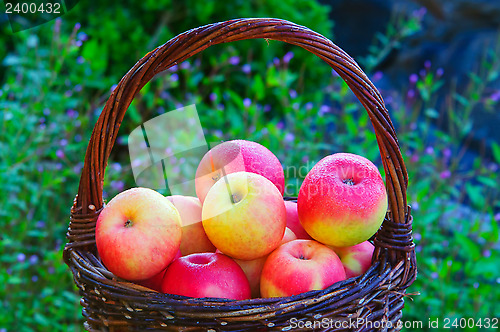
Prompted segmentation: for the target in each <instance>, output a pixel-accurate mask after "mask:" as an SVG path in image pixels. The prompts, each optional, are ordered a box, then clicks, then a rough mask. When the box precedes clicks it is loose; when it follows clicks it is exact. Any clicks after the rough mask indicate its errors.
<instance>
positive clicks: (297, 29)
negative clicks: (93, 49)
mask: <svg viewBox="0 0 500 332" xmlns="http://www.w3.org/2000/svg"><path fill="white" fill-rule="evenodd" d="M256 38H265V39H272V40H278V41H283V42H286V43H290V44H293V45H297V46H300V47H302V48H304V49H306V50H308V51H309V52H311V53H313V54H316V55H317V56H318V57H320V58H321V59H323V60H324V61H325V62H326V63H328V64H329V65H330V66H331V67H332V68H333V69H334V70H335V71H336V72H337V73H338V74H339V75H340V76H341V77H342V78H343V79H344V80H345V81H346V83H347V84H348V86H349V87H350V89H351V90H352V91H353V92H354V94H355V95H356V96H357V98H358V99H359V100H360V102H361V103H362V104H363V106H364V107H365V109H366V111H367V112H368V116H369V118H370V120H371V122H372V124H373V127H374V129H375V133H376V137H377V142H378V145H379V149H380V153H381V156H382V163H383V166H384V169H385V174H386V188H387V193H388V200H389V214H388V215H389V216H390V219H391V220H388V219H386V220H385V221H384V224H383V227H382V230H384V229H385V236H384V237H383V238H380V239H379V240H378V241H377V239H376V240H375V244H376V246H377V250H380V246H383V247H386V248H388V249H389V250H391V248H392V249H394V247H398V245H399V247H401V248H403V249H404V248H407V247H408V243H406V244H404V243H403V242H408V241H409V243H410V244H411V245H412V241H410V240H411V231H410V232H409V234H410V235H408V234H407V235H408V236H405V238H406V240H405V241H403V242H401V241H400V240H401V234H400V233H401V231H400V230H401V229H399V231H398V229H397V227H401V226H402V225H406V226H405V228H406V229H409V228H411V218H410V213H409V209H408V206H407V201H406V188H407V185H408V174H407V171H406V167H405V164H404V161H403V157H402V155H401V151H400V149H399V143H398V139H397V136H396V132H395V129H394V126H393V125H392V122H391V119H390V117H389V113H388V112H387V109H386V107H385V104H384V101H383V99H382V96H381V95H380V93H379V92H378V90H377V89H376V87H375V86H374V85H373V83H372V82H370V80H369V79H368V77H367V76H366V74H365V73H364V72H363V71H362V70H361V68H360V67H359V66H358V65H357V64H356V62H355V61H354V60H353V59H352V58H351V57H350V56H349V55H348V54H347V53H345V52H344V51H343V50H342V49H340V48H339V47H338V46H336V45H335V44H333V42H332V41H330V40H329V39H327V38H325V37H324V36H322V35H320V34H319V33H316V32H314V31H312V30H310V29H308V28H306V27H303V26H299V25H297V24H295V23H291V22H288V21H285V20H280V19H269V18H251V19H235V20H230V21H226V22H220V23H214V24H209V25H206V26H202V27H199V28H196V29H192V30H189V31H187V32H184V33H182V34H180V35H178V36H176V37H174V38H172V39H171V40H169V41H168V42H167V43H165V44H164V45H161V46H159V47H157V48H156V49H154V50H153V51H151V52H149V53H148V54H146V55H145V56H144V57H143V58H142V59H141V60H139V61H138V62H137V63H136V64H135V65H134V67H133V68H132V69H131V70H130V71H129V72H128V73H127V74H126V75H125V76H124V77H123V78H122V79H121V81H120V82H119V83H118V85H117V87H116V88H115V90H114V91H113V92H112V93H111V96H110V97H109V99H108V101H107V102H106V105H105V107H104V110H103V112H102V113H101V115H100V116H99V119H98V121H97V123H96V125H95V127H94V130H93V132H92V136H91V138H90V141H89V145H88V147H87V151H86V154H85V163H84V167H83V170H82V176H81V178H80V185H79V189H78V196H77V197H76V199H75V202H74V206H73V208H72V211H71V212H72V220H73V219H75V218H82V217H84V216H92V215H95V214H97V212H98V211H99V210H100V209H101V208H102V206H103V199H102V190H103V179H104V172H105V168H106V165H107V162H108V158H109V155H110V152H111V149H112V147H113V144H114V142H115V140H116V136H117V133H118V129H119V128H120V124H121V122H122V120H123V116H124V115H125V111H126V110H127V108H128V107H129V105H130V103H131V102H132V100H133V99H134V97H135V95H136V94H137V93H138V92H139V91H140V90H141V88H142V87H143V86H144V85H145V84H146V83H148V82H149V81H150V80H151V79H152V78H153V77H154V76H155V75H156V74H158V73H160V72H161V71H164V70H166V69H168V68H170V67H172V66H173V65H176V64H178V63H181V62H182V61H184V60H186V59H188V58H189V57H191V56H193V55H195V54H197V53H199V52H201V51H203V50H204V49H206V48H208V47H209V46H212V45H216V44H221V43H227V42H233V41H239V40H245V39H256ZM87 220H88V219H87ZM81 228H82V227H78V230H77V231H78V234H80V235H81V233H82V231H83V230H82V229H81ZM71 231H72V230H71V223H70V230H69V233H68V237H69V240H70V242H71V241H72V239H71V236H70V235H71ZM379 233H381V232H380V231H379ZM398 233H399V234H398ZM406 233H408V232H406ZM92 236H93V231H92V234H90V233H89V234H88V236H87V237H86V239H88V240H90V239H91V238H92V239H93V237H92ZM73 240H75V239H73ZM391 240H394V241H391ZM387 242H391V243H387ZM384 243H385V244H386V245H384ZM401 248H399V249H401ZM391 256H393V255H391ZM398 256H399V254H398Z"/></svg>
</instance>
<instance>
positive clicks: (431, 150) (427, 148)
mask: <svg viewBox="0 0 500 332" xmlns="http://www.w3.org/2000/svg"><path fill="white" fill-rule="evenodd" d="M425 153H427V154H434V148H433V147H432V146H428V147H426V148H425Z"/></svg>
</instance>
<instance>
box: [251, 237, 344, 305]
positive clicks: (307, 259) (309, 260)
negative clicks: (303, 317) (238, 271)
mask: <svg viewBox="0 0 500 332" xmlns="http://www.w3.org/2000/svg"><path fill="white" fill-rule="evenodd" d="M344 279H345V271H344V267H343V266H342V262H341V261H340V259H339V257H338V256H337V254H336V253H335V252H334V251H333V250H332V249H330V248H328V247H327V246H325V245H323V244H321V243H319V242H316V241H314V240H294V241H291V242H288V243H285V244H283V245H281V246H280V247H279V248H278V249H276V250H275V251H273V252H272V253H271V254H270V255H269V257H268V258H267V260H266V262H265V263H264V267H263V269H262V273H261V277H260V294H261V296H262V297H282V296H292V295H296V294H300V293H304V292H308V291H311V290H320V289H325V288H327V287H329V286H331V285H333V284H334V283H336V282H337V281H340V280H344Z"/></svg>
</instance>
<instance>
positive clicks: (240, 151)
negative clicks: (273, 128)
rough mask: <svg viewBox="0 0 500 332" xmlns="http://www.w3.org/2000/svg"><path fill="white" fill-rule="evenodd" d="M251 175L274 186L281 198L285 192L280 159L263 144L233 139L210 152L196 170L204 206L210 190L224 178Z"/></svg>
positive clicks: (199, 193)
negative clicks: (266, 180)
mask: <svg viewBox="0 0 500 332" xmlns="http://www.w3.org/2000/svg"><path fill="white" fill-rule="evenodd" d="M236 172H250V173H255V174H259V175H262V176H264V177H265V178H267V179H268V180H269V181H271V182H272V183H274V185H275V186H276V188H278V190H279V192H280V193H281V195H283V192H284V189H285V176H284V173H283V167H282V166H281V163H280V161H279V160H278V158H276V156H275V155H274V154H273V153H272V152H271V151H269V150H268V149H267V148H266V147H264V146H263V145H260V144H259V143H255V142H251V141H245V140H233V141H227V142H223V143H221V144H219V145H216V146H215V147H213V148H212V149H210V150H209V151H208V152H207V153H206V154H205V155H204V156H203V158H202V159H201V161H200V164H199V165H198V168H197V170H196V179H195V187H196V195H197V196H198V198H199V199H200V201H201V202H202V203H203V202H204V200H205V197H206V195H207V193H208V191H209V190H210V188H211V187H212V186H213V185H214V184H215V183H216V182H217V180H219V179H220V178H222V177H223V176H224V175H227V174H231V173H236Z"/></svg>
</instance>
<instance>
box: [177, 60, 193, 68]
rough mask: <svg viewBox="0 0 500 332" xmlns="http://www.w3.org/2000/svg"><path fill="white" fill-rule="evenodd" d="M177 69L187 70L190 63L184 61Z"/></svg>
mask: <svg viewBox="0 0 500 332" xmlns="http://www.w3.org/2000/svg"><path fill="white" fill-rule="evenodd" d="M179 67H180V68H181V69H189V68H191V63H190V62H189V61H184V62H183V63H181V64H180V66H179Z"/></svg>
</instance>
